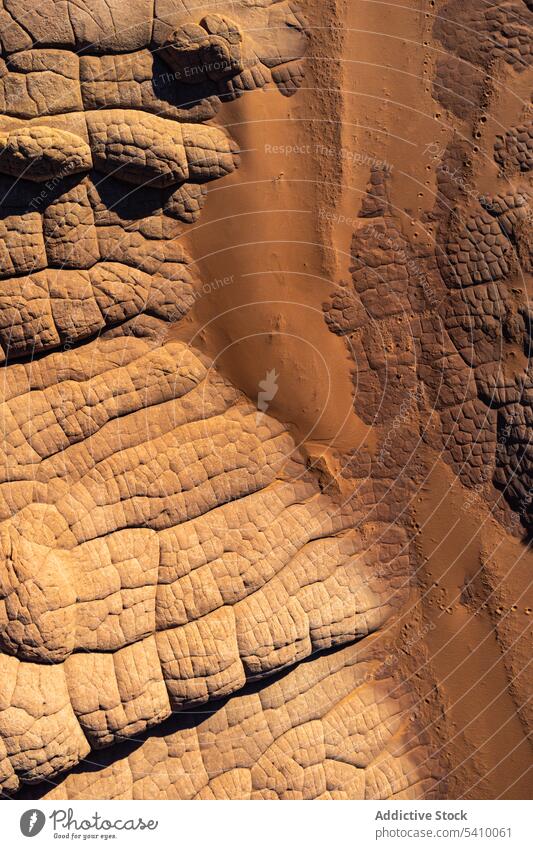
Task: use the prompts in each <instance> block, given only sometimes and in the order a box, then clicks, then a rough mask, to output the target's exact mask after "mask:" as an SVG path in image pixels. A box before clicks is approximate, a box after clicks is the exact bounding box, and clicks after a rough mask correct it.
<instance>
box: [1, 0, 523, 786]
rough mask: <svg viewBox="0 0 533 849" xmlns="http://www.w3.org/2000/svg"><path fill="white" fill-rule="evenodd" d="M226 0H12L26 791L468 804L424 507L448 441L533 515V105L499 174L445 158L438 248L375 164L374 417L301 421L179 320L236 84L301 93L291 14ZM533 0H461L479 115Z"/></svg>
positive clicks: (10, 397)
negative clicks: (243, 382) (436, 657)
mask: <svg viewBox="0 0 533 849" xmlns="http://www.w3.org/2000/svg"><path fill="white" fill-rule="evenodd" d="M222 5H223V4H216V11H215V10H214V9H213V8H212V7H210V6H209V4H205V7H204V6H202V5H201V4H198V3H197V0H194V2H193V0H156V2H155V4H154V3H152V2H151V3H148V2H146V0H131V2H128V3H125V2H124V0H91V2H89V3H87V4H85V5H84V6H81V5H79V4H76V3H71V2H70V0H66V2H53V0H43V2H42V3H41V4H40V8H39V13H37V12H36V11H35V3H34V2H33V0H31V2H30V0H3V2H2V3H1V7H0V43H1V50H2V53H1V58H0V71H1V73H0V112H1V114H0V190H1V196H2V198H3V201H2V210H1V214H0V362H1V363H2V378H3V379H2V382H1V387H0V403H1V407H2V422H3V440H2V444H1V446H0V555H1V556H0V790H1V792H2V794H3V795H5V796H16V795H19V796H20V797H28V796H32V797H44V798H53V799H71V798H72V799H75V798H76V799H83V798H110V799H114V798H154V799H157V798H176V799H191V798H195V799H226V798H229V799H241V798H254V799H297V798H298V799H317V798H321V799H401V798H435V797H439V796H440V797H442V796H445V795H446V794H447V793H448V781H447V778H446V772H449V773H450V774H453V773H454V772H457V771H458V770H459V769H460V767H461V764H460V763H459V760H461V758H462V759H463V760H466V761H468V760H469V757H470V750H469V749H468V747H466V748H464V749H463V750H462V751H461V752H460V756H459V757H458V758H457V760H456V764H458V765H455V766H454V765H453V762H452V764H451V765H450V762H448V761H447V760H446V758H447V752H446V746H445V745H443V744H442V738H443V737H446V734H448V737H449V736H450V733H449V727H448V726H447V725H446V716H445V714H446V709H447V704H446V699H445V698H444V696H443V695H442V693H441V689H440V685H439V682H438V681H437V680H436V677H437V673H435V674H434V672H433V670H432V667H431V664H430V663H428V662H427V649H426V636H427V634H428V632H429V631H430V630H431V629H433V628H437V626H436V625H435V624H434V622H433V620H432V619H431V618H430V621H429V624H428V623H427V622H426V623H425V624H424V623H423V621H422V620H421V615H420V605H418V602H417V601H413V598H414V597H415V596H416V593H417V592H418V587H417V581H421V580H422V579H421V578H420V575H421V564H422V563H423V559H424V558H423V546H422V545H421V544H420V542H419V540H418V538H417V536H418V532H419V529H420V528H419V526H418V525H417V523H416V516H417V515H418V514H417V513H416V512H415V510H414V509H413V502H414V501H415V499H416V498H417V495H418V492H419V491H422V490H423V487H424V485H425V482H426V480H427V478H428V477H429V474H430V467H431V465H432V464H433V459H432V457H433V455H431V454H430V451H438V452H439V455H440V456H442V457H443V458H444V459H445V461H446V462H447V463H448V464H449V466H451V468H452V469H453V471H454V472H455V474H456V477H457V479H458V480H459V481H460V484H461V485H462V486H463V487H465V488H466V490H468V491H474V492H475V493H476V497H479V498H480V500H481V501H482V502H483V505H484V507H486V508H487V509H491V510H492V509H493V510H494V515H495V516H496V518H497V519H498V521H500V522H501V523H502V527H504V526H505V527H506V528H508V527H509V524H510V523H511V518H510V517H512V516H514V517H515V522H514V524H512V523H511V525H512V526H511V528H510V533H511V534H514V536H515V537H518V536H519V535H520V534H521V533H522V532H524V531H525V530H527V529H528V528H530V525H531V503H532V501H533V499H532V498H531V489H532V486H533V482H532V479H531V475H532V471H531V469H532V462H533V461H532V455H531V445H530V442H531V440H530V434H531V397H532V387H531V374H530V370H529V367H528V366H524V367H522V366H523V365H524V362H523V360H524V359H527V358H528V356H529V346H530V341H531V311H530V309H529V308H528V306H527V298H526V299H524V298H523V297H520V296H518V295H517V292H516V281H517V280H518V279H519V278H520V277H522V276H523V275H526V274H527V273H529V272H530V271H531V254H530V246H531V240H530V235H529V232H530V229H529V224H530V218H531V216H530V209H529V199H530V195H531V185H530V182H529V172H530V164H531V143H530V142H531V132H530V131H531V126H530V115H529V113H528V112H527V110H524V114H523V115H520V116H519V120H516V121H515V122H514V123H512V126H509V127H507V128H505V130H501V128H500V131H498V133H496V134H495V138H494V140H493V145H492V149H491V167H493V168H494V173H492V172H491V173H490V174H489V177H490V178H491V181H488V180H487V179H486V176H487V175H486V174H485V175H484V178H485V179H483V180H481V177H480V178H479V181H478V182H479V185H478V183H477V182H476V180H477V176H476V175H475V174H473V173H472V170H471V168H470V165H469V164H468V159H467V156H466V153H465V149H464V145H463V142H462V141H457V139H454V140H453V141H452V142H450V144H449V145H448V146H447V148H446V149H445V150H443V151H442V152H441V154H440V155H441V158H442V161H441V162H440V163H439V166H438V168H437V169H436V171H437V192H436V197H435V203H434V206H433V208H432V210H431V212H430V213H429V214H428V215H427V220H428V221H431V223H432V225H433V226H434V231H433V232H434V241H433V242H432V244H431V245H430V246H429V247H428V246H427V245H425V246H421V245H420V244H418V243H414V242H413V241H412V240H410V238H409V236H408V235H407V234H406V232H405V229H406V228H405V227H404V222H403V220H402V216H401V215H400V214H399V213H398V207H397V206H396V207H395V206H394V204H393V202H392V200H391V184H392V183H393V182H394V179H395V175H394V174H392V175H391V172H390V169H388V168H386V167H381V166H378V165H374V166H373V167H372V168H371V169H370V174H369V183H368V190H367V191H366V194H365V193H363V196H362V198H360V202H359V204H358V207H357V209H356V210H355V211H354V216H355V217H354V218H353V219H352V221H354V222H355V226H354V233H353V237H352V239H351V246H350V269H349V274H350V278H349V280H348V282H346V281H345V282H342V283H339V284H338V285H334V283H332V284H331V287H330V284H329V281H328V289H330V288H331V289H333V291H332V292H331V296H330V297H329V299H328V300H327V302H326V303H325V304H324V305H323V329H324V333H325V334H326V335H327V336H328V339H331V338H334V337H331V335H330V331H331V332H332V333H334V334H337V335H338V336H340V337H342V339H344V340H345V341H346V343H347V349H348V353H349V357H350V368H351V367H353V406H354V408H355V410H356V411H357V414H358V416H359V418H360V420H361V421H362V422H363V423H364V424H365V425H367V426H368V428H369V432H370V431H371V436H372V438H371V439H369V441H368V443H367V444H364V445H361V446H356V445H354V446H349V449H346V450H345V449H342V450H341V449H339V448H337V447H335V446H324V445H318V446H317V444H316V443H311V442H309V443H307V444H306V443H305V442H304V444H303V445H298V444H297V440H296V438H295V435H294V432H295V429H294V427H292V426H291V427H289V425H288V424H286V423H284V421H283V419H282V417H281V416H280V417H278V418H276V417H274V416H273V415H270V412H269V406H268V402H269V401H270V400H272V397H273V395H272V393H271V391H270V390H271V389H272V386H271V384H270V383H269V381H268V380H267V381H266V382H264V383H263V384H262V385H261V384H260V387H261V392H260V393H259V394H258V403H257V404H256V403H255V401H254V399H251V398H250V397H247V396H246V395H245V394H244V392H243V391H241V389H240V388H239V387H237V386H236V385H234V383H232V382H231V381H230V380H229V379H228V377H227V376H225V375H224V374H223V373H222V371H221V370H220V369H217V368H216V367H214V365H213V362H212V361H211V360H210V359H209V358H208V356H207V355H206V354H205V352H202V351H201V350H199V347H195V346H194V345H190V344H188V343H186V342H185V341H183V340H182V338H181V337H180V334H179V328H180V327H183V325H184V324H185V322H186V321H187V320H188V319H189V318H190V316H191V313H192V312H193V310H194V307H195V303H196V301H197V298H198V296H199V293H200V292H201V291H202V284H203V281H202V280H201V279H200V276H199V273H198V271H197V270H196V269H197V266H196V264H195V259H196V257H194V256H191V255H190V254H189V253H188V250H189V249H187V250H186V249H185V248H184V246H183V243H184V241H185V238H186V237H187V235H188V234H189V233H190V232H191V230H192V229H193V228H192V227H191V225H194V224H195V223H196V222H197V221H198V219H199V217H200V215H201V211H202V208H203V206H204V204H205V202H206V198H207V194H208V191H209V189H210V188H212V187H213V186H214V187H217V186H218V185H220V184H221V185H224V183H223V182H220V183H219V181H224V180H225V179H226V178H229V180H232V179H233V180H237V179H238V174H235V172H236V171H238V169H239V166H240V165H241V164H242V163H241V159H242V156H243V155H245V154H246V151H244V152H243V151H241V150H240V149H239V145H238V144H237V142H236V141H235V140H234V139H233V138H232V137H231V134H230V132H229V131H228V129H226V128H225V127H224V125H223V122H224V114H225V111H224V110H225V108H226V110H230V109H232V108H234V106H235V104H232V101H236V100H237V99H239V98H240V97H241V96H243V95H244V106H242V109H243V110H245V109H246V108H247V107H246V103H248V102H250V101H251V100H253V99H254V98H260V97H261V96H262V95H261V94H259V93H255V94H254V90H255V89H265V90H266V91H268V97H269V98H274V96H275V97H276V99H277V101H278V102H281V103H282V104H284V105H285V104H287V105H288V104H290V101H285V100H283V98H286V97H290V96H292V95H294V94H296V95H297V97H296V100H295V102H296V103H297V102H298V96H301V94H302V92H300V93H299V95H298V89H299V87H300V86H301V82H302V78H303V72H304V66H303V56H304V53H305V51H306V46H307V41H308V33H307V32H306V28H305V24H304V19H303V16H302V13H301V11H300V9H299V8H298V7H297V5H296V4H295V3H293V2H290V0H279V1H278V0H235V2H232V3H228V9H227V12H226V11H225V10H224V9H222ZM310 5H312V4H310ZM324 14H325V13H324ZM530 17H531V15H530V13H529V12H528V11H527V9H526V7H525V5H524V4H512V3H511V4H498V6H495V5H490V4H489V5H487V4H486V3H483V4H481V3H477V2H476V3H472V4H470V5H469V8H468V10H467V11H465V10H464V9H463V4H458V3H455V2H450V3H447V4H444V11H443V13H442V15H441V16H440V17H439V18H438V19H437V21H436V23H435V28H434V33H433V37H434V39H435V42H436V43H438V44H439V45H440V46H441V48H444V50H445V52H443V50H442V49H441V50H440V53H441V54H442V55H440V56H439V59H438V61H437V63H436V65H435V71H434V88H433V96H434V98H435V100H436V101H438V102H439V103H440V104H441V105H442V106H444V108H445V109H447V110H449V113H450V114H451V115H453V116H454V120H455V119H456V120H457V121H461V122H471V125H472V126H471V129H472V131H474V128H475V127H477V126H478V125H477V123H476V122H477V121H478V119H479V120H480V117H479V114H478V113H480V112H482V111H483V108H484V104H485V101H486V98H487V97H488V95H487V91H486V78H485V74H486V73H487V72H488V71H491V70H494V67H495V65H496V64H497V63H499V64H498V68H501V67H502V66H505V67H507V66H510V67H511V68H512V69H513V71H512V72H513V73H516V74H517V75H520V74H523V73H526V72H527V63H528V61H529V51H530V46H529V45H530V43H531V42H530V39H529V35H528V33H529V32H530V30H529V27H530ZM455 19H457V20H458V21H461V22H462V23H463V24H464V26H461V27H460V28H459V29H457V27H454V26H453V21H454V20H455ZM450 22H451V23H450ZM469 32H470V33H471V32H477V33H479V34H480V38H479V39H477V42H476V44H474V42H473V40H472V39H471V38H470V39H469V37H467V33H469ZM465 62H467V63H468V71H466V72H465V73H463V63H465ZM317 88H319V87H317ZM428 90H429V89H428ZM265 98H266V94H265ZM317 98H318V95H317ZM269 102H270V103H271V102H272V101H269ZM331 102H332V103H333V98H332V101H331ZM230 104H231V105H230ZM289 108H292V107H289V106H287V114H288V115H289V116H291V115H292V113H291V112H290V111H288V109H289ZM328 108H329V107H328ZM332 108H333V107H332ZM318 112H319V110H318V107H317V114H318ZM230 114H231V115H232V116H233V118H234V117H235V114H239V113H236V112H232V113H230ZM294 114H295V115H296V114H297V110H296V108H295V113H294ZM320 114H321V115H322V113H320ZM242 115H244V117H246V112H245V111H244V112H243V113H242ZM242 115H240V114H239V117H242ZM313 116H315V113H313ZM342 117H343V116H342V115H341V116H340V118H342ZM344 117H346V116H344ZM483 117H484V116H483ZM313 119H314V118H313ZM322 119H323V123H327V120H329V119H331V120H332V124H335V122H336V119H335V120H333V118H332V115H329V114H328V115H325V116H324V115H322V118H321V120H322ZM228 120H229V119H228ZM251 123H253V122H251ZM337 123H339V121H337ZM464 130H465V127H464V125H463V124H461V134H462V135H461V138H462V137H463V136H464ZM476 138H477V137H476ZM463 141H464V139H463ZM424 167H425V166H424ZM282 177H283V172H282V174H281V175H279V179H280V180H281V178H282ZM276 179H278V178H276ZM487 182H490V185H491V186H492V188H491V190H490V191H487ZM481 184H483V191H482V185H481ZM492 189H493V190H492ZM327 191H328V190H327V189H325V190H324V194H325V195H327ZM425 223H427V221H425ZM250 233H251V234H252V238H253V237H255V233H252V230H250ZM289 291H290V288H289ZM319 315H320V319H321V321H322V308H320V310H319ZM175 331H176V332H175ZM228 335H229V334H228ZM336 341H338V340H336ZM341 347H342V343H341ZM511 350H512V352H513V355H516V358H515V360H514V361H511V359H510V357H509V356H508V354H509V351H511ZM502 352H503V353H502ZM519 355H520V356H519ZM502 363H503V366H502ZM513 363H514V365H513ZM516 363H518V365H516ZM260 399H261V400H260ZM265 399H266V401H265ZM350 399H351V396H350ZM350 404H351V400H350ZM293 424H294V422H291V425H293ZM419 500H420V499H419ZM511 508H512V509H513V510H514V513H511ZM421 536H422V539H423V536H424V534H423V532H422V534H421ZM426 559H427V558H426ZM491 580H492V578H491ZM493 582H494V584H496V582H497V575H496V578H494V581H493ZM437 583H438V582H435V586H436V585H437ZM431 591H433V588H431V590H428V591H427V595H429V593H430V592H431ZM483 592H484V593H485V595H487V594H488V595H489V597H490V595H491V594H493V593H488V590H486V587H483ZM463 595H464V597H465V598H467V597H468V604H472V598H473V597H474V596H475V588H474V589H472V587H470V588H469V590H468V592H467V591H466V590H465V591H464V593H463ZM483 597H484V598H485V596H483ZM417 598H418V597H417ZM465 604H466V602H465ZM485 604H488V602H486V603H485ZM440 607H441V608H442V609H444V605H443V604H441V605H440ZM498 639H499V640H501V642H502V644H503V645H504V646H506V647H508V648H506V655H507V659H506V663H508V664H509V666H508V670H507V671H508V675H509V678H511V677H512V678H513V681H514V680H515V679H517V678H518V675H516V674H514V673H515V671H516V666H517V664H518V660H517V657H518V655H516V654H513V651H514V649H513V646H514V645H515V643H516V640H515V639H514V636H513V633H512V632H511V631H509V633H508V632H504V629H503V628H502V629H501V632H498ZM506 641H507V642H506ZM445 648H446V643H445ZM422 679H423V685H422V684H421V683H420V682H421V680H422ZM513 698H517V699H520V693H519V692H518V691H517V693H516V694H514V695H513ZM452 707H453V706H452ZM525 721H526V720H525V719H524V722H525ZM439 735H440V736H439ZM455 736H456V737H457V736H458V734H455ZM473 747H474V744H472V748H473ZM474 754H475V753H474ZM472 762H473V763H474V767H475V768H477V767H476V764H477V762H476V760H475V759H474V760H473V761H472ZM452 767H453V768H452ZM471 783H473V782H471ZM457 786H458V785H457V783H456V785H455V789H454V790H453V792H454V793H455V794H457V793H458V792H459V791H458V790H457Z"/></svg>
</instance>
